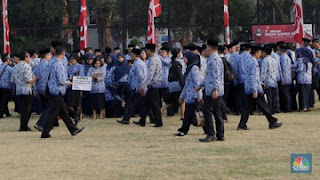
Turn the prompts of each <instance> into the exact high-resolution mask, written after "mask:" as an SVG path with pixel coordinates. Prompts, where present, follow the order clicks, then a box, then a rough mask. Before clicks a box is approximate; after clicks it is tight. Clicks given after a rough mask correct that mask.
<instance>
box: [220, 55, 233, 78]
mask: <svg viewBox="0 0 320 180" xmlns="http://www.w3.org/2000/svg"><path fill="white" fill-rule="evenodd" d="M222 62H223V67H224V82H233V81H234V74H233V71H232V66H231V64H230V63H229V62H228V61H227V59H226V58H225V57H223V58H222Z"/></svg>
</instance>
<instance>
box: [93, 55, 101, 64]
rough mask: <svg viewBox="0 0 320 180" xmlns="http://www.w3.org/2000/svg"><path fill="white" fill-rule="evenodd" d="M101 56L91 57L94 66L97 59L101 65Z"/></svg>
mask: <svg viewBox="0 0 320 180" xmlns="http://www.w3.org/2000/svg"><path fill="white" fill-rule="evenodd" d="M101 58H102V56H96V57H95V58H94V59H93V62H92V65H93V66H94V65H95V64H96V63H97V61H100V64H101V65H100V66H102V62H101Z"/></svg>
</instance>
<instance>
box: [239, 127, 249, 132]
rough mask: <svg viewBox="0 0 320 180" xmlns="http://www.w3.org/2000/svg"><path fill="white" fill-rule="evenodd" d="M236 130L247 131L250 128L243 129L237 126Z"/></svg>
mask: <svg viewBox="0 0 320 180" xmlns="http://www.w3.org/2000/svg"><path fill="white" fill-rule="evenodd" d="M237 130H244V131H247V130H250V128H248V127H245V128H243V127H240V126H238V128H237Z"/></svg>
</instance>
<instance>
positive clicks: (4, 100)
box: [0, 88, 11, 117]
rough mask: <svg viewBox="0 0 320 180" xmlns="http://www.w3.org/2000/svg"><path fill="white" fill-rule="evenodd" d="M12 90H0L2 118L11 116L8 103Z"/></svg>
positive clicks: (0, 112)
mask: <svg viewBox="0 0 320 180" xmlns="http://www.w3.org/2000/svg"><path fill="white" fill-rule="evenodd" d="M10 93H11V91H10V89H3V88H0V117H2V116H3V115H4V114H6V115H8V114H9V109H8V103H9V99H10Z"/></svg>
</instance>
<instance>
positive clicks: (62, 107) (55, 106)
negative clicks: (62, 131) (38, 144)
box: [41, 95, 78, 137]
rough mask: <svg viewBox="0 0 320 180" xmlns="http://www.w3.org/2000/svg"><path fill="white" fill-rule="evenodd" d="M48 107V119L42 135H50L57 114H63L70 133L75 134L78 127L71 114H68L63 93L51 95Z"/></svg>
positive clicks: (62, 116)
mask: <svg viewBox="0 0 320 180" xmlns="http://www.w3.org/2000/svg"><path fill="white" fill-rule="evenodd" d="M47 108H48V119H47V120H46V121H45V123H44V127H43V131H42V135H41V137H47V136H48V135H49V133H50V131H51V129H52V127H53V124H54V122H55V120H56V118H57V116H61V118H62V120H63V122H64V123H65V124H66V126H67V128H68V130H69V132H70V134H73V133H74V132H75V131H76V130H78V128H77V127H76V125H75V124H74V123H73V122H72V120H71V118H70V116H69V115H68V107H67V105H66V104H65V103H64V100H63V97H62V96H61V95H59V96H50V97H49V104H48V107H47Z"/></svg>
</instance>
